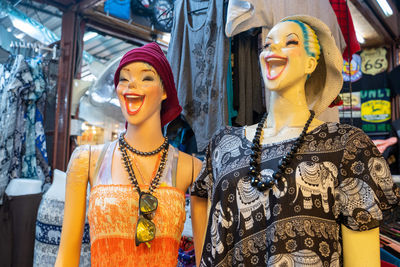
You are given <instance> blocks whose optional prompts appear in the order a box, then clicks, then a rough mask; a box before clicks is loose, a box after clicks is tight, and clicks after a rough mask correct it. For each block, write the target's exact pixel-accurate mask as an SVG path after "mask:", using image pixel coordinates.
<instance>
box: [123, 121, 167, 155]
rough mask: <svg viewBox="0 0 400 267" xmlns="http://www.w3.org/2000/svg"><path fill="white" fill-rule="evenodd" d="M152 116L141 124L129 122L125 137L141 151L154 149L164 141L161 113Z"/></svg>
mask: <svg viewBox="0 0 400 267" xmlns="http://www.w3.org/2000/svg"><path fill="white" fill-rule="evenodd" d="M156 115H157V116H153V117H150V118H149V119H147V120H146V121H144V122H143V123H140V124H130V123H128V128H127V130H126V134H125V139H126V141H127V142H128V143H129V144H130V145H131V146H132V147H133V148H135V149H137V150H139V151H152V150H154V149H156V148H157V147H159V146H160V145H161V144H162V143H163V142H164V136H163V134H162V130H161V120H160V115H159V114H156Z"/></svg>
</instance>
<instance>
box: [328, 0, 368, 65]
mask: <svg viewBox="0 0 400 267" xmlns="http://www.w3.org/2000/svg"><path fill="white" fill-rule="evenodd" d="M329 2H330V3H331V5H332V8H333V10H334V11H335V14H336V17H337V20H338V23H339V25H340V30H341V31H342V34H343V37H344V40H345V42H346V49H345V50H344V51H343V58H345V59H347V60H348V59H349V58H351V56H352V55H353V54H354V53H356V52H358V51H359V50H360V44H359V43H358V41H357V37H356V31H355V30H354V24H353V19H352V17H351V14H350V10H349V7H348V6H347V3H346V0H329Z"/></svg>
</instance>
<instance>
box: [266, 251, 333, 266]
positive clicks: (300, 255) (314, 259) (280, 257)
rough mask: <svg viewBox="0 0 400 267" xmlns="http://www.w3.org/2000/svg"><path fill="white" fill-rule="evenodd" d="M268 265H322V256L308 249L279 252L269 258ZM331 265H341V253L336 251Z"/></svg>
mask: <svg viewBox="0 0 400 267" xmlns="http://www.w3.org/2000/svg"><path fill="white" fill-rule="evenodd" d="M267 266H270V267H278V266H285V267H304V266H307V267H321V266H323V264H322V261H321V258H320V257H319V256H318V255H317V254H316V253H315V252H313V251H311V250H308V249H303V250H299V251H296V252H293V253H291V254H277V255H273V256H271V257H270V258H269V259H268V263H267ZM329 266H330V267H339V255H338V253H337V252H334V253H333V255H332V258H331V263H330V265H329Z"/></svg>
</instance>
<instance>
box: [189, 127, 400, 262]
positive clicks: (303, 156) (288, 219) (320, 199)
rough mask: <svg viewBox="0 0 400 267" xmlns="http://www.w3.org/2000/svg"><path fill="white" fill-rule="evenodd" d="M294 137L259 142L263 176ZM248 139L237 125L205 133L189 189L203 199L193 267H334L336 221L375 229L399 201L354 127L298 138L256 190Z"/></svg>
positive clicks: (374, 150) (363, 136)
mask: <svg viewBox="0 0 400 267" xmlns="http://www.w3.org/2000/svg"><path fill="white" fill-rule="evenodd" d="M294 141H295V139H290V140H285V141H282V142H278V143H273V144H266V145H262V153H261V170H262V171H261V177H262V179H265V178H267V177H269V176H271V175H272V174H273V172H274V170H275V169H276V168H277V166H278V165H279V160H280V159H281V158H282V157H283V156H285V155H286V153H287V152H288V151H290V148H291V146H292V145H293V142H294ZM251 144H252V143H251V142H250V141H249V140H247V139H246V137H245V131H244V128H242V127H240V128H239V127H226V128H225V129H223V130H222V131H220V132H219V133H218V134H217V135H215V136H214V137H213V139H212V140H211V142H210V143H209V145H208V147H207V155H206V159H205V161H204V163H203V168H202V171H201V173H200V175H199V176H198V178H197V180H196V182H195V183H194V184H193V187H192V189H191V193H192V194H193V195H195V196H198V197H202V198H208V200H209V201H210V203H211V206H210V213H209V214H210V216H209V219H208V226H207V230H206V237H205V241H204V245H203V251H202V258H201V263H200V266H288V267H290V266H296V267H297V266H332V267H333V266H342V265H343V262H342V256H341V255H342V245H341V237H340V225H341V224H343V225H345V226H346V227H348V228H350V229H352V230H355V231H364V230H368V229H372V228H375V227H378V226H379V223H380V221H381V220H382V211H383V210H387V209H390V208H391V207H392V206H393V205H395V204H397V203H398V202H399V199H400V197H399V196H400V194H399V190H398V189H397V188H396V187H395V185H394V184H393V181H392V178H391V175H390V171H389V169H388V166H387V164H386V161H385V160H384V159H383V158H382V156H381V154H380V153H379V151H378V149H377V148H376V147H375V145H374V144H373V143H372V141H371V140H370V139H369V138H368V136H367V135H366V134H365V133H364V132H362V131H361V130H360V129H358V128H355V127H353V126H349V125H346V124H338V123H325V124H322V125H320V126H319V127H317V128H315V129H314V130H312V131H310V132H309V133H308V134H307V135H306V136H305V138H304V143H303V144H302V146H301V147H300V148H299V150H298V152H297V154H296V155H295V157H294V158H293V160H292V162H291V163H290V164H289V165H288V166H287V167H286V169H285V171H284V174H283V179H282V180H281V181H280V182H279V183H278V184H277V185H276V186H274V187H272V188H271V189H269V190H267V191H265V192H259V191H258V190H257V189H255V188H254V187H252V186H251V184H250V179H249V177H248V176H247V173H248V171H249V161H250V154H251V153H250V152H251Z"/></svg>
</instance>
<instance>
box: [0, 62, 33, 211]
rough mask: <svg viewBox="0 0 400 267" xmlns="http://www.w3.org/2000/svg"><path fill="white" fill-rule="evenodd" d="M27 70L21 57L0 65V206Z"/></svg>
mask: <svg viewBox="0 0 400 267" xmlns="http://www.w3.org/2000/svg"><path fill="white" fill-rule="evenodd" d="M28 69H29V68H28V66H27V65H26V63H25V62H24V61H23V57H22V56H15V57H11V58H10V62H9V63H8V64H4V65H0V133H1V134H0V205H1V204H2V203H3V196H4V192H5V190H6V187H7V184H8V182H9V179H10V178H9V175H8V173H9V170H10V166H11V158H12V156H13V155H14V139H15V138H16V135H15V134H16V133H15V129H16V118H17V109H18V107H19V105H20V104H21V103H20V102H19V99H20V98H19V95H20V91H21V90H22V89H23V87H24V86H29V82H28V81H26V80H24V79H23V77H24V73H26V72H28Z"/></svg>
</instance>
